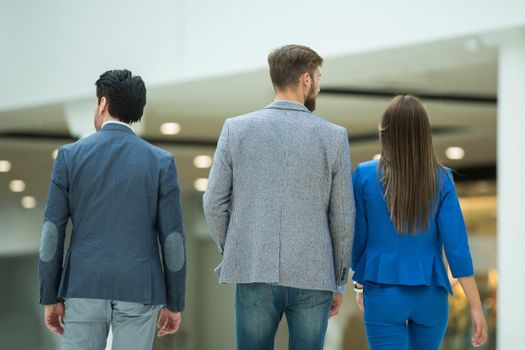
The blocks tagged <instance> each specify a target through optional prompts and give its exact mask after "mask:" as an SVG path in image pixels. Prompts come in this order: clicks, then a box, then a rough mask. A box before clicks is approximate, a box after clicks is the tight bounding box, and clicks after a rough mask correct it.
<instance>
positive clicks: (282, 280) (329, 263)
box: [204, 101, 355, 291]
mask: <svg viewBox="0 0 525 350" xmlns="http://www.w3.org/2000/svg"><path fill="white" fill-rule="evenodd" d="M353 198H354V196H353V190H352V177H351V163H350V147H349V144H348V134H347V131H346V129H345V128H343V127H340V126H337V125H334V124H331V123H329V122H327V121H325V120H323V119H320V118H318V117H316V116H315V115H313V114H312V113H311V112H310V111H309V110H308V109H307V108H306V107H305V106H303V105H302V104H299V103H296V102H291V101H277V102H274V103H271V104H270V105H268V106H267V107H265V108H264V109H262V110H260V111H257V112H253V113H250V114H247V115H243V116H240V117H236V118H232V119H228V120H226V122H225V123H224V127H223V130H222V133H221V136H220V138H219V142H218V145H217V150H216V153H215V157H214V160H213V166H212V168H211V172H210V177H209V183H208V188H207V191H206V193H205V194H204V213H205V216H206V221H207V223H208V226H209V229H210V232H211V235H212V237H213V239H214V240H215V242H216V243H217V246H218V249H219V251H220V253H221V254H222V255H223V259H222V263H221V265H219V267H217V270H216V272H217V274H218V276H219V280H220V282H221V283H252V282H262V283H272V284H278V285H282V286H288V287H295V288H304V289H317V290H329V291H335V290H336V288H337V287H339V288H338V289H340V288H341V287H344V285H345V284H346V282H347V276H348V269H347V267H348V265H349V260H350V256H351V249H352V243H353V235H354V220H355V206H354V199H353Z"/></svg>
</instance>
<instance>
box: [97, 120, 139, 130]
mask: <svg viewBox="0 0 525 350" xmlns="http://www.w3.org/2000/svg"><path fill="white" fill-rule="evenodd" d="M106 124H120V125H125V126H127V127H128V128H130V130H131V131H133V129H132V128H131V126H129V124H126V123H123V122H121V121H118V120H108V121H107V122H104V123H103V124H102V127H104V126H105V125H106ZM133 132H135V131H133Z"/></svg>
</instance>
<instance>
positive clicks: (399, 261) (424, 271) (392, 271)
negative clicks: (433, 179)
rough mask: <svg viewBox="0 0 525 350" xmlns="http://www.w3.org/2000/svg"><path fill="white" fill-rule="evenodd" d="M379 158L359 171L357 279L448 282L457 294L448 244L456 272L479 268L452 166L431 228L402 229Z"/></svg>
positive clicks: (442, 173) (445, 172)
mask: <svg viewBox="0 0 525 350" xmlns="http://www.w3.org/2000/svg"><path fill="white" fill-rule="evenodd" d="M378 164H379V161H377V160H376V161H370V162H365V163H362V164H359V165H358V166H357V168H356V170H355V172H354V174H353V182H354V196H355V202H356V230H355V239H354V248H353V253H352V263H351V267H352V269H353V270H354V276H353V279H354V280H355V281H356V282H358V283H360V284H364V283H365V282H373V283H380V284H390V285H409V286H410V285H413V286H420V285H424V286H442V287H444V288H445V289H446V290H447V291H448V292H449V293H451V294H452V288H451V287H450V282H449V280H448V275H447V270H446V268H445V265H444V263H443V248H444V250H445V254H446V257H447V261H448V263H449V266H450V269H451V271H452V275H453V276H454V277H455V278H459V277H465V276H472V275H473V274H474V270H473V266H472V259H471V256H470V250H469V245H468V239H467V231H466V228H465V223H464V221H463V215H462V213H461V208H460V206H459V201H458V197H457V195H456V191H455V187H454V182H453V180H452V173H451V171H450V169H446V168H443V169H441V170H439V175H438V181H439V183H440V184H442V185H441V186H440V190H439V201H438V206H437V210H436V211H435V213H434V214H433V215H432V217H431V220H430V221H429V227H428V230H427V231H425V232H418V233H417V234H416V235H412V234H411V233H402V234H399V233H397V232H396V230H395V228H394V225H393V224H392V221H391V220H390V213H389V210H388V206H387V203H386V201H385V199H384V196H383V195H384V187H383V184H382V182H381V181H378V176H377V168H378Z"/></svg>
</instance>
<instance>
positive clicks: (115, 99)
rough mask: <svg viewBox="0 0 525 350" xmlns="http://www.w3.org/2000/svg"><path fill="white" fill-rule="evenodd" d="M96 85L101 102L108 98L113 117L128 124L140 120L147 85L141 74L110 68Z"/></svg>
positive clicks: (144, 103) (110, 112)
mask: <svg viewBox="0 0 525 350" xmlns="http://www.w3.org/2000/svg"><path fill="white" fill-rule="evenodd" d="M95 85H96V86H97V99H98V101H99V103H100V99H101V98H102V97H105V98H106V100H107V103H108V112H109V114H110V115H111V116H112V117H113V118H117V119H119V120H120V121H121V122H124V123H128V124H132V123H135V122H138V121H140V119H141V118H142V114H143V112H144V106H145V105H146V86H145V85H144V81H143V80H142V78H141V77H140V76H138V75H132V73H131V72H130V71H129V70H127V69H115V70H108V71H107V72H105V73H103V74H102V75H101V76H100V78H99V79H98V80H97V81H96V83H95Z"/></svg>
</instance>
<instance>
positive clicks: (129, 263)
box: [39, 123, 186, 311]
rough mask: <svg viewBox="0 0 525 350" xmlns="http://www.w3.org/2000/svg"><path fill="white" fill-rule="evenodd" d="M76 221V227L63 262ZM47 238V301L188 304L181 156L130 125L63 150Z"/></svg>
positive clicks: (43, 283)
mask: <svg viewBox="0 0 525 350" xmlns="http://www.w3.org/2000/svg"><path fill="white" fill-rule="evenodd" d="M70 218H71V221H72V224H73V232H72V235H71V242H70V246H69V249H68V252H67V254H66V256H65V259H63V253H64V237H65V229H66V224H67V222H68V219H70ZM41 237H42V238H41V244H40V256H39V275H40V303H41V304H53V303H57V302H59V301H60V300H61V299H62V298H92V299H108V300H119V301H128V302H136V303H141V304H153V305H159V304H165V305H166V306H167V307H168V309H170V310H172V311H182V310H183V309H184V291H185V277H186V258H185V248H184V245H185V243H184V234H183V230H182V210H181V203H180V191H179V186H178V184H177V173H176V168H175V159H174V157H173V155H172V154H170V153H168V152H166V151H163V150H161V149H160V148H157V147H155V146H152V145H150V144H148V143H147V142H145V141H143V140H142V139H141V138H140V137H138V136H137V135H135V133H134V132H133V131H132V130H131V129H130V128H128V127H127V126H126V125H119V124H115V123H110V124H106V125H105V126H104V127H103V128H102V129H101V130H100V131H99V132H97V133H96V134H94V135H91V136H89V137H87V138H85V139H82V140H79V141H77V142H75V143H73V144H69V145H65V146H63V147H61V148H60V150H59V152H58V155H57V158H56V160H55V163H54V166H53V171H52V175H51V184H50V189H49V195H48V199H47V206H46V209H45V219H44V226H43V230H42V236H41ZM159 243H160V248H161V249H160V254H162V257H163V263H164V266H162V265H161V259H160V254H159Z"/></svg>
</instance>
